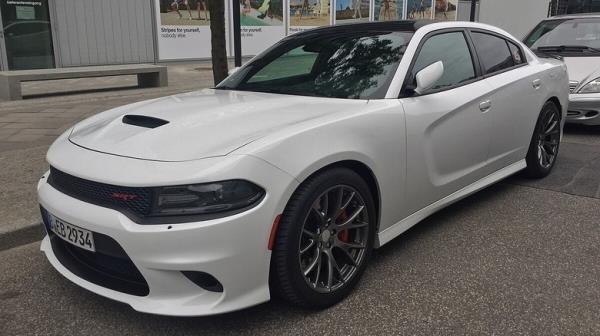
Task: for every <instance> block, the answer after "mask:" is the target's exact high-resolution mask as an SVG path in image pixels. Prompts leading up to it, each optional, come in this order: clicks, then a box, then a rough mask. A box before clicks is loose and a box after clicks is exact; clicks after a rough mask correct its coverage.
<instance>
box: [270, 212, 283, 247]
mask: <svg viewBox="0 0 600 336" xmlns="http://www.w3.org/2000/svg"><path fill="white" fill-rule="evenodd" d="M280 220H281V214H279V215H277V217H275V220H274V221H273V226H272V227H271V235H269V251H272V250H273V245H275V236H277V227H278V226H279V221H280Z"/></svg>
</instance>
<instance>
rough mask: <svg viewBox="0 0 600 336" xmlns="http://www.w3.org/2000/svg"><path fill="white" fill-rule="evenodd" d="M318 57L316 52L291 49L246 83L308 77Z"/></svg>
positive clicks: (299, 48)
mask: <svg viewBox="0 0 600 336" xmlns="http://www.w3.org/2000/svg"><path fill="white" fill-rule="evenodd" d="M318 55H319V54H318V53H316V52H310V51H304V49H303V47H298V48H296V49H292V50H290V51H288V52H287V53H285V54H283V55H282V56H281V57H279V58H277V59H275V60H274V61H273V62H271V63H269V64H267V65H266V66H265V67H264V68H262V69H260V71H258V72H257V73H256V74H255V75H254V76H252V78H250V79H249V80H248V83H259V82H267V81H271V80H276V79H282V78H291V77H295V76H302V75H308V74H310V73H311V71H312V68H313V66H314V65H315V61H316V60H317V56H318Z"/></svg>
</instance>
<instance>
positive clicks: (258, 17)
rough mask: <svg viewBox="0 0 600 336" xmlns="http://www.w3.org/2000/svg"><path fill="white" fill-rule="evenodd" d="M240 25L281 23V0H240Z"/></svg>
mask: <svg viewBox="0 0 600 336" xmlns="http://www.w3.org/2000/svg"><path fill="white" fill-rule="evenodd" d="M240 14H241V20H240V24H241V25H242V26H250V27H253V26H281V25H283V4H282V0H240Z"/></svg>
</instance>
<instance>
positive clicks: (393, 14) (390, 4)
mask: <svg viewBox="0 0 600 336" xmlns="http://www.w3.org/2000/svg"><path fill="white" fill-rule="evenodd" d="M403 5H404V0H375V21H394V20H402V18H403V12H404V8H403Z"/></svg>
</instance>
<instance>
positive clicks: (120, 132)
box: [69, 89, 367, 161]
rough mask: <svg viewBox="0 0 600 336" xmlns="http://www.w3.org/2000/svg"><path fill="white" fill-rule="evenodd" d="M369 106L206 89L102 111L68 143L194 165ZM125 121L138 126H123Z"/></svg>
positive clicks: (362, 102) (77, 128) (75, 131)
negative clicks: (276, 133)
mask: <svg viewBox="0 0 600 336" xmlns="http://www.w3.org/2000/svg"><path fill="white" fill-rule="evenodd" d="M366 103H367V101H365V100H351V99H335V98H318V97H305V96H291V95H280V94H269V93H258V92H242V91H229V90H213V89H206V90H202V91H196V92H191V93H186V94H179V95H174V96H169V97H165V98H159V99H155V100H150V101H145V102H141V103H135V104H131V105H126V106H123V107H119V108H116V109H113V110H109V111H106V112H103V113H101V114H98V115H96V116H94V117H92V118H89V119H87V120H84V121H82V122H81V123H79V124H77V125H76V126H75V127H74V128H73V130H72V132H71V134H70V136H69V140H70V141H71V142H73V143H75V144H77V145H79V146H81V147H84V148H87V149H91V150H95V151H99V152H103V153H108V154H114V155H119V156H126V157H132V158H138V159H146V160H156V161H190V160H196V159H202V158H207V157H214V156H223V155H227V154H228V153H231V152H232V151H234V150H236V149H238V148H240V147H242V146H244V145H246V144H248V143H250V142H252V141H254V140H257V139H259V138H261V137H264V136H265V135H268V134H269V133H271V132H274V131H280V130H282V129H283V128H285V127H289V126H292V125H296V124H299V123H305V122H311V121H314V120H315V119H319V118H322V117H325V116H327V115H331V114H334V113H348V112H351V110H352V109H356V110H360V109H362V108H363V107H364V106H365V104H366ZM131 116H133V118H131ZM148 117H150V118H148ZM127 119H133V120H134V122H133V123H131V120H128V122H130V123H125V122H124V121H125V120H127Z"/></svg>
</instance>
